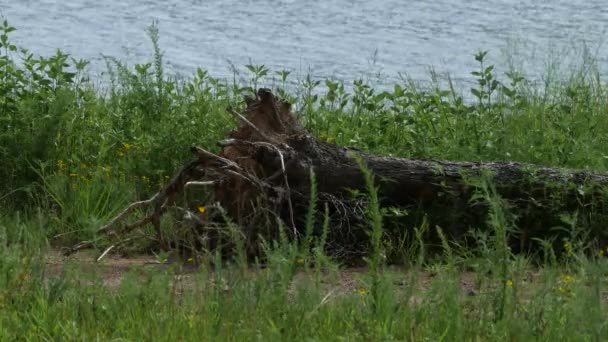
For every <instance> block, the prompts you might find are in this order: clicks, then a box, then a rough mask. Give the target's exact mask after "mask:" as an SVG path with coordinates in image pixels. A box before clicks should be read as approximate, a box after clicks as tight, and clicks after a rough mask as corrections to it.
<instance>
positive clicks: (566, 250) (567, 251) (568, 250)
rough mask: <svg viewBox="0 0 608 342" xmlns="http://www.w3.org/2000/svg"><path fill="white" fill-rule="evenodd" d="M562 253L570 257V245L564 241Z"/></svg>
mask: <svg viewBox="0 0 608 342" xmlns="http://www.w3.org/2000/svg"><path fill="white" fill-rule="evenodd" d="M564 252H566V255H572V244H571V243H570V242H569V241H564Z"/></svg>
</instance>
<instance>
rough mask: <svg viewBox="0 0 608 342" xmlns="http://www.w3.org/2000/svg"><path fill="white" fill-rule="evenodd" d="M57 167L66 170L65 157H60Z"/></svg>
mask: <svg viewBox="0 0 608 342" xmlns="http://www.w3.org/2000/svg"><path fill="white" fill-rule="evenodd" d="M57 167H58V168H59V170H65V163H64V162H63V159H59V160H58V161H57Z"/></svg>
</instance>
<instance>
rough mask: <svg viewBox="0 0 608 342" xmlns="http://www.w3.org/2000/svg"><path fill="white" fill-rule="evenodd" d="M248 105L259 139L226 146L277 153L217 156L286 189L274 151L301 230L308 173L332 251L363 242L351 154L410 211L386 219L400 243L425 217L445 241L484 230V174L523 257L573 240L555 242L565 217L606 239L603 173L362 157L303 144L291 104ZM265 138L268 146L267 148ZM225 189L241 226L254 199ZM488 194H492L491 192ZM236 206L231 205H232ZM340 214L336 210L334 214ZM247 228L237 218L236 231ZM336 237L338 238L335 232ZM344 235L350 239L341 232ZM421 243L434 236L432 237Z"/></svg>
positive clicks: (244, 134) (238, 189) (232, 187)
mask: <svg viewBox="0 0 608 342" xmlns="http://www.w3.org/2000/svg"><path fill="white" fill-rule="evenodd" d="M247 104H248V107H247V111H246V114H245V116H246V117H247V119H248V120H249V121H250V122H251V123H253V125H255V126H256V127H258V128H259V129H260V131H262V132H263V133H264V134H263V135H264V136H265V137H263V136H261V135H260V134H257V133H256V132H255V131H254V130H253V129H252V128H251V127H250V126H249V125H247V124H245V123H241V125H240V127H239V129H237V130H236V131H234V132H233V133H232V134H231V138H232V139H238V140H240V141H249V142H256V141H266V142H269V143H271V144H273V145H274V146H275V147H274V148H273V147H270V146H268V145H251V144H246V143H239V142H236V141H232V144H229V146H227V147H225V148H224V149H223V150H222V152H221V154H220V155H222V156H224V157H226V158H228V159H231V160H235V161H237V163H239V164H240V165H241V166H242V167H243V168H245V169H249V170H250V172H251V173H253V174H255V175H256V176H258V177H259V178H261V179H265V178H267V177H272V175H274V177H272V178H271V179H270V180H268V183H269V184H270V185H271V186H272V187H275V188H278V189H286V186H285V181H284V178H283V177H281V176H280V173H281V158H280V155H279V153H278V150H280V151H281V154H282V156H283V159H284V163H285V173H286V178H287V179H288V182H289V189H290V195H291V196H290V197H291V199H292V202H293V210H294V216H295V221H296V222H295V225H296V229H301V228H302V221H303V220H302V219H303V216H304V213H305V212H306V208H307V206H308V203H309V198H308V193H309V189H310V179H309V174H310V170H311V169H312V170H314V174H315V176H316V179H317V186H318V192H319V193H320V194H321V195H320V196H319V197H320V200H321V201H323V199H325V200H326V201H328V202H331V204H332V205H331V206H330V207H331V208H330V209H332V210H331V212H332V214H334V215H333V217H334V218H335V220H334V221H333V224H332V228H333V229H334V231H332V232H331V234H330V235H331V236H333V237H334V239H333V240H334V241H333V242H334V245H336V244H338V241H341V242H342V243H345V244H350V245H351V247H352V246H356V248H354V249H360V248H363V245H362V244H361V242H362V241H361V239H365V237H366V235H365V234H360V233H359V234H357V233H355V234H353V230H357V229H359V230H360V229H361V227H356V226H357V224H365V222H364V221H365V220H364V215H361V213H360V210H359V215H357V210H353V208H352V207H351V208H347V207H348V206H349V205H348V203H349V201H348V198H349V193H350V192H351V190H353V189H355V190H362V191H365V181H364V177H363V174H362V172H361V170H360V169H359V167H358V165H357V163H356V161H355V159H354V156H359V157H360V158H362V160H363V161H364V164H365V165H366V167H367V168H368V169H369V170H371V171H372V173H373V174H374V175H375V179H376V184H377V185H378V186H379V196H380V198H381V203H382V205H383V206H387V207H398V208H401V209H408V210H409V212H410V214H409V215H408V216H409V217H399V219H389V220H387V225H388V226H389V227H387V233H388V234H394V235H399V236H401V235H403V234H405V233H406V232H407V230H408V229H409V230H410V232H409V233H411V230H412V229H413V228H414V227H415V226H416V225H419V224H420V222H421V216H420V215H421V214H423V213H426V214H428V218H429V220H430V222H431V223H432V224H433V226H431V227H432V228H433V229H431V230H435V229H434V228H435V225H438V226H440V227H441V228H442V230H443V231H444V233H446V234H447V235H448V236H449V237H452V238H456V239H459V238H463V237H465V235H467V233H469V231H470V228H471V227H473V228H478V229H482V230H483V229H491V228H492V227H491V226H488V225H487V219H488V215H487V214H488V207H489V205H488V203H487V201H484V200H483V199H480V200H477V201H472V199H474V198H473V197H474V195H476V194H484V191H483V190H484V188H483V187H482V185H481V184H479V176H480V175H482V174H487V175H488V177H489V178H491V182H492V184H493V185H494V189H495V194H496V195H497V196H499V197H500V198H502V199H503V200H504V202H502V203H503V205H506V206H507V208H508V210H509V212H510V213H511V215H510V216H507V217H506V219H507V222H508V224H509V225H510V228H511V229H512V233H511V237H510V239H511V244H512V247H513V248H515V249H527V248H529V247H530V246H531V245H530V242H531V241H533V238H545V239H551V238H556V237H559V238H562V237H564V238H566V237H568V236H569V235H571V234H572V232H570V233H567V232H566V233H563V232H562V233H559V234H558V233H556V231H555V229H554V228H556V227H560V226H562V227H563V226H564V225H565V223H564V220H563V214H572V215H574V214H577V215H578V216H577V218H578V221H579V224H580V225H581V226H585V227H586V228H587V229H589V230H588V231H587V232H586V233H589V234H590V235H591V237H592V238H593V239H594V240H596V241H597V242H599V243H601V244H604V243H605V236H606V235H605V233H604V231H603V229H601V227H602V225H603V224H604V219H605V218H604V214H606V208H605V206H604V203H605V201H604V200H605V199H606V195H605V192H604V191H603V188H604V186H605V185H606V184H608V175H606V174H597V173H592V172H588V171H573V170H563V169H551V168H542V167H538V166H534V165H529V164H522V163H515V162H488V163H479V162H455V161H440V160H414V159H404V158H393V157H384V156H377V155H370V154H367V153H363V152H361V151H359V150H357V149H353V148H348V147H343V146H338V145H335V144H331V143H327V142H324V141H320V140H318V139H316V138H315V137H313V136H311V135H310V134H309V133H308V132H307V131H305V130H304V129H303V128H301V126H299V125H298V124H297V122H296V120H295V119H294V117H293V115H292V114H291V113H289V105H288V104H286V103H284V102H281V101H277V100H276V99H275V98H274V97H273V96H272V94H271V93H270V91H268V90H265V89H261V90H260V91H259V92H258V96H257V98H256V99H249V100H248V101H247ZM269 137H270V138H271V139H272V140H273V141H268V140H269V139H268V138H269ZM239 158H242V159H239ZM465 179H466V181H465ZM228 183H229V184H224V185H222V186H219V187H217V188H216V194H217V195H218V196H217V197H218V198H219V199H220V202H221V203H222V204H223V205H224V206H225V207H227V208H232V209H231V210H230V214H231V216H232V217H234V218H237V219H239V218H248V217H249V216H248V215H244V213H245V212H247V211H251V210H253V207H252V206H249V207H247V203H253V202H252V198H251V197H250V196H252V195H253V193H257V192H256V191H255V190H254V189H253V188H252V187H251V186H247V185H246V184H243V183H244V182H243V181H242V180H240V179H238V180H232V181H230V182H228ZM488 191H489V194H492V191H491V190H488ZM485 193H486V194H488V192H485ZM258 194H259V193H258ZM279 202H281V203H279V204H280V205H279V207H277V208H282V209H283V210H279V212H280V213H281V216H282V217H283V219H284V221H285V222H287V223H288V225H289V222H290V218H289V217H287V216H286V214H288V213H287V211H288V210H286V209H285V207H284V205H285V196H283V197H282V198H281V199H280V201H279ZM337 202H339V204H337ZM235 203H239V204H238V205H236V206H235ZM345 203H346V204H345ZM351 203H352V202H351ZM281 205H282V206H281ZM355 206H356V204H355ZM317 208H322V206H317ZM340 208H342V209H343V210H342V212H341V213H337V211H340ZM348 216H351V217H348ZM246 220H247V219H244V220H241V223H244V222H246ZM338 221H339V222H338ZM345 225H348V227H345ZM391 227H392V228H391ZM565 228H572V227H565ZM341 229H342V230H344V231H342V232H339V231H338V230H341ZM391 230H392V231H391ZM345 231H347V232H348V233H349V234H346V235H345V234H343V233H344V232H345ZM429 235H433V234H432V232H431V233H429ZM560 244H561V239H556V245H560ZM342 247H348V246H342Z"/></svg>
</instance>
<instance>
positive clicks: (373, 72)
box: [0, 0, 608, 82]
mask: <svg viewBox="0 0 608 342" xmlns="http://www.w3.org/2000/svg"><path fill="white" fill-rule="evenodd" d="M0 15H2V16H4V17H5V18H6V19H8V20H9V23H10V24H11V25H12V26H15V27H17V29H18V31H16V32H15V33H14V34H13V39H14V41H16V42H18V43H19V45H21V46H24V47H27V48H29V49H30V50H31V51H32V52H34V53H36V54H43V55H48V54H51V53H53V52H54V51H55V50H56V49H57V48H60V49H62V50H64V51H66V52H68V53H70V54H72V55H74V56H76V57H79V58H86V59H89V60H91V61H92V66H91V68H92V71H101V70H103V65H104V64H103V62H102V57H101V56H102V54H104V55H110V56H114V57H117V58H119V59H122V60H125V61H127V62H129V63H131V64H133V63H137V62H142V61H146V60H148V59H149V58H150V56H151V51H152V49H151V44H150V41H149V39H148V38H147V36H146V33H145V28H146V27H147V26H148V25H149V24H150V23H151V22H152V21H153V20H158V23H159V28H160V33H161V39H160V45H161V48H162V49H163V50H164V52H165V61H166V64H167V68H168V70H169V71H170V72H173V73H176V74H182V75H186V76H187V75H189V74H190V73H192V72H193V71H194V70H195V68H196V67H202V68H204V69H206V70H208V71H209V72H210V74H211V75H212V76H214V77H221V78H225V77H226V78H228V77H232V74H233V71H232V69H231V67H230V65H231V63H232V64H234V65H235V66H237V67H239V68H240V69H241V70H242V69H243V68H242V67H243V66H244V65H245V64H247V63H249V62H252V63H254V64H265V65H266V66H268V67H270V68H271V69H272V70H282V69H285V70H290V71H292V74H294V75H296V77H297V76H298V75H299V76H300V77H301V76H302V75H306V74H311V75H312V76H313V77H314V78H336V79H341V80H345V81H352V80H353V79H356V78H368V79H371V80H373V79H377V80H379V81H385V82H386V81H389V82H392V81H394V80H396V79H397V78H398V77H399V76H400V75H405V76H408V77H410V78H412V79H414V80H428V79H429V69H430V68H431V67H434V69H435V70H437V71H438V72H440V73H441V74H445V73H449V74H450V76H451V77H452V78H453V79H455V80H457V81H465V82H470V81H471V80H472V76H470V71H472V70H473V69H475V68H476V67H477V66H476V64H475V61H474V59H473V54H474V53H475V52H476V51H478V50H479V49H484V50H490V56H491V57H492V60H491V61H492V62H496V63H499V64H500V65H501V66H502V67H503V69H501V70H503V71H504V68H506V67H508V66H509V65H510V64H512V65H514V66H516V67H518V68H523V69H525V70H527V71H528V72H530V73H533V72H538V71H542V69H543V68H545V67H546V64H547V63H548V62H549V61H551V60H561V61H565V60H569V61H570V62H573V63H578V61H580V57H581V55H582V53H583V51H584V50H585V49H584V48H586V49H587V50H588V51H589V52H590V55H591V56H592V57H596V58H597V65H598V66H599V67H600V68H601V69H602V70H603V69H607V68H606V66H607V65H608V50H607V48H606V46H605V44H604V40H605V39H604V38H605V32H606V28H607V27H608V26H607V25H608V3H606V2H605V0H548V1H530V0H522V1H516V0H468V1H466V0H435V1H422V0H374V1H369V0H368V1H361V0H333V1H327V0H325V1H320V0H306V1H304V0H301V1H297V0H255V1H253V0H248V1H236V0H163V1H160V0H146V1H126V0H122V1H118V0H95V1H93V0H65V1H60V0H56V1H53V0H37V1H33V0H0ZM566 57H567V58H566ZM602 75H604V74H603V73H602Z"/></svg>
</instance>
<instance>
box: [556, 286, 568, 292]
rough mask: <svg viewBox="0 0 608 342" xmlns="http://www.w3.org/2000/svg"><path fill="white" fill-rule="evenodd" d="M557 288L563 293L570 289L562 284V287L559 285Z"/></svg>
mask: <svg viewBox="0 0 608 342" xmlns="http://www.w3.org/2000/svg"><path fill="white" fill-rule="evenodd" d="M557 290H558V291H559V292H561V293H566V291H568V290H567V289H566V288H565V287H563V286H560V287H559V288H558V289H557Z"/></svg>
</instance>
